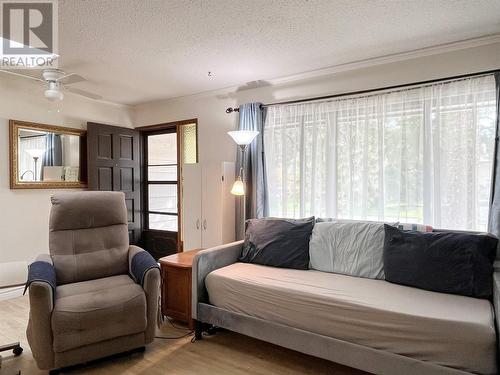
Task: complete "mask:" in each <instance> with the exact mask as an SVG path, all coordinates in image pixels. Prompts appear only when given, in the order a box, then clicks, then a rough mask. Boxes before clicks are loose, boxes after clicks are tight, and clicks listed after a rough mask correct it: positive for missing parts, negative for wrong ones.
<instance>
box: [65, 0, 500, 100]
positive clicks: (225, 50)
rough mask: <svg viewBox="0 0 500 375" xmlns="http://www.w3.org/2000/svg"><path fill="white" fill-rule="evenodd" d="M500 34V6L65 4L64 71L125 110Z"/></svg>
mask: <svg viewBox="0 0 500 375" xmlns="http://www.w3.org/2000/svg"><path fill="white" fill-rule="evenodd" d="M498 32H500V1H499V0H474V1H471V0H411V1H410V0H408V1H405V0H399V1H398V0H377V1H373V0H309V1H307V0H283V1H280V0H211V1H209V0H191V1H188V0H107V1H103V0H87V1H81V0H60V1H59V33H60V38H59V45H60V55H61V58H60V67H62V68H64V69H66V70H69V71H75V72H77V73H79V74H82V75H84V76H86V77H87V78H88V79H89V80H90V81H91V82H86V83H81V84H77V85H75V87H79V88H82V89H86V90H89V91H93V92H95V93H97V94H100V95H102V96H103V97H104V99H105V100H108V101H112V102H117V103H124V104H137V103H142V102H147V101H152V100H157V99H164V98H169V97H177V96H183V95H189V94H193V93H198V92H203V91H207V90H213V89H218V88H223V87H229V86H235V85H242V84H245V83H246V82H250V81H256V80H266V79H272V78H277V77H283V76H287V75H291V74H297V73H301V72H306V71H311V70H315V69H320V68H324V67H328V66H332V65H337V64H343V63H348V62H353V61H358V60H363V59H367V58H372V57H378V56H383V55H388V54H394V53H399V52H405V51H410V50H415V49H419V48H423V47H428V46H434V45H439V44H444V43H449V42H453V41H458V40H465V39H469V38H474V37H479V36H483V35H489V34H495V33H498ZM208 71H211V72H212V75H213V76H212V77H208V75H207V72H208Z"/></svg>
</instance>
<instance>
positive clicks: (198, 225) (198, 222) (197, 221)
mask: <svg viewBox="0 0 500 375" xmlns="http://www.w3.org/2000/svg"><path fill="white" fill-rule="evenodd" d="M196 229H200V219H197V220H196Z"/></svg>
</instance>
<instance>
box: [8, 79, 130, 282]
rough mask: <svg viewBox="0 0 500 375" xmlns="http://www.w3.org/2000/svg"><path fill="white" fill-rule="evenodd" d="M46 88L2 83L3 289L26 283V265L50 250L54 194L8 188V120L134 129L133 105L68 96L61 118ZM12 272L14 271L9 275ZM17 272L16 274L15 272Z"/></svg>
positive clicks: (10, 80) (16, 81) (14, 80)
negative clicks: (53, 109)
mask: <svg viewBox="0 0 500 375" xmlns="http://www.w3.org/2000/svg"><path fill="white" fill-rule="evenodd" d="M48 109H49V105H48V102H47V100H45V99H44V98H43V89H42V88H41V87H39V86H37V85H33V84H31V83H29V82H28V83H24V82H23V83H19V80H17V79H11V78H6V79H4V78H3V77H1V80H0V213H1V214H0V275H2V276H0V286H2V285H9V284H13V283H16V282H18V281H19V280H21V282H23V281H24V277H25V275H24V274H23V273H21V271H23V270H25V265H24V262H26V261H30V260H32V259H33V258H34V257H35V256H36V255H37V254H39V253H43V252H47V251H48V218H49V209H50V196H51V195H52V194H54V192H55V190H24V191H23V190H10V189H9V144H8V139H9V129H8V120H9V119H16V120H24V121H33V122H38V123H44V124H50V125H60V126H67V127H74V128H80V129H83V128H85V126H86V122H87V121H95V122H102V123H107V124H115V125H120V126H127V127H131V126H132V120H131V116H130V110H129V108H128V107H124V106H118V105H115V104H106V103H99V102H96V101H92V100H89V99H86V98H79V97H76V96H72V95H66V98H65V99H64V101H63V102H62V106H61V110H62V112H61V113H60V114H53V113H49V111H48ZM7 270H9V272H7ZM13 270H16V272H10V271H13Z"/></svg>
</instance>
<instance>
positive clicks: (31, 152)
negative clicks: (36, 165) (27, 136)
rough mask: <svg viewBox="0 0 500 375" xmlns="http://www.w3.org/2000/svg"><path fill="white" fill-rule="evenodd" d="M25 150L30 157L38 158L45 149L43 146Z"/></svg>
mask: <svg viewBox="0 0 500 375" xmlns="http://www.w3.org/2000/svg"><path fill="white" fill-rule="evenodd" d="M26 152H27V153H28V154H29V155H30V156H31V157H32V158H40V157H42V156H43V154H44V153H45V149H43V148H32V149H29V150H26Z"/></svg>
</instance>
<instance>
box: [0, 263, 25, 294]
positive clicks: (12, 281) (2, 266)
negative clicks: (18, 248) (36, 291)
mask: <svg viewBox="0 0 500 375" xmlns="http://www.w3.org/2000/svg"><path fill="white" fill-rule="evenodd" d="M27 277H28V262H26V261H18V262H0V288H4V287H10V286H13V285H21V284H24V283H25V282H26V279H27Z"/></svg>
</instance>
